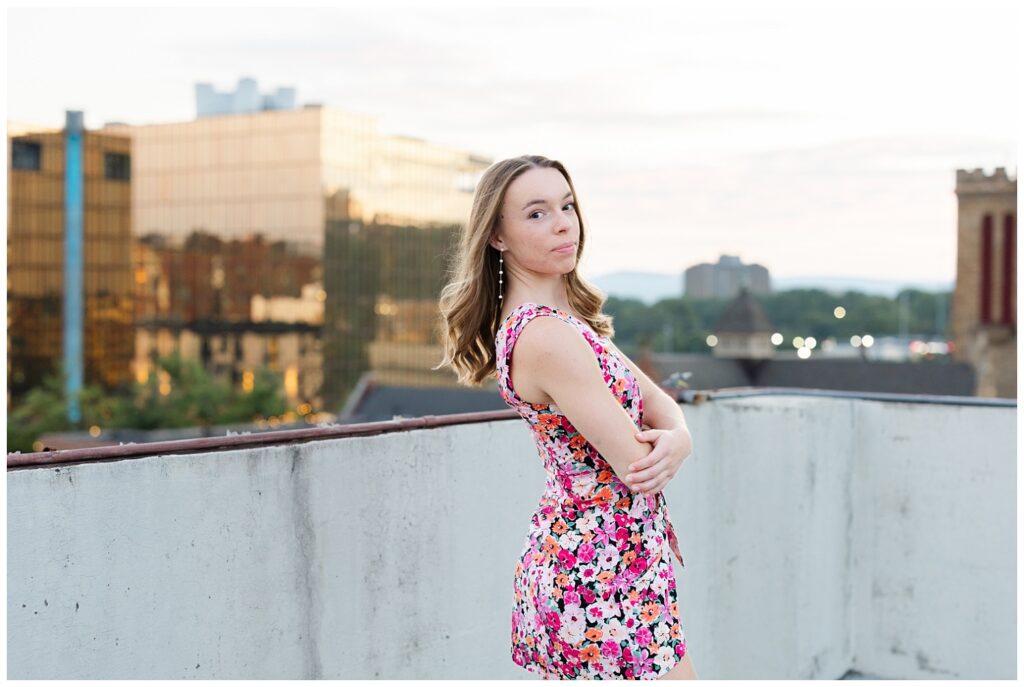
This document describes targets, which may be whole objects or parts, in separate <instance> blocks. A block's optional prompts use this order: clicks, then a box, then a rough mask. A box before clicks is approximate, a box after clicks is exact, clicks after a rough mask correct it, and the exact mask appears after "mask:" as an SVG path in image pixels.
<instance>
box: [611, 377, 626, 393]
mask: <svg viewBox="0 0 1024 687" xmlns="http://www.w3.org/2000/svg"><path fill="white" fill-rule="evenodd" d="M625 388H626V378H625V377H619V378H618V379H616V380H615V385H614V386H613V387H612V390H613V391H614V392H615V395H616V396H621V395H622V390H623V389H625Z"/></svg>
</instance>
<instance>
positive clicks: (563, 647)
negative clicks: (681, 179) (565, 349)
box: [495, 303, 686, 680]
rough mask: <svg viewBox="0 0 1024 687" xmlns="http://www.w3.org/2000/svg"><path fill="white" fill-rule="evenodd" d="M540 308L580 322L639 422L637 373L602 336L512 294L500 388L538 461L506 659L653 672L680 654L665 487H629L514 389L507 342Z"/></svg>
mask: <svg viewBox="0 0 1024 687" xmlns="http://www.w3.org/2000/svg"><path fill="white" fill-rule="evenodd" d="M539 316H549V317H557V318H559V319H561V320H563V321H565V322H568V323H569V324H571V325H572V326H573V327H575V328H576V329H577V330H578V331H579V333H580V334H581V335H582V336H583V337H584V338H585V339H586V340H587V342H588V343H589V344H590V347H591V348H592V349H593V351H594V355H595V356H596V357H597V360H598V362H599V363H600V367H601V369H602V371H603V374H604V380H605V382H606V384H607V386H608V391H609V393H611V394H612V395H613V396H614V397H615V398H616V399H617V400H618V401H619V402H620V403H621V404H622V407H623V408H624V409H625V410H626V412H627V413H628V414H629V416H630V418H632V419H633V421H634V422H635V423H636V426H637V429H638V430H639V429H640V428H641V426H642V424H643V422H642V418H643V398H642V397H641V396H640V387H639V385H638V384H637V381H636V377H635V376H634V375H633V374H632V373H631V372H630V370H629V368H628V367H627V366H626V364H625V362H624V361H623V360H622V358H621V357H620V356H619V355H618V354H617V353H616V352H615V351H614V350H613V349H610V348H608V347H607V346H606V343H610V341H609V339H608V338H607V337H603V336H600V335H599V334H597V333H596V332H595V331H594V330H592V329H591V328H590V327H589V325H587V324H585V323H584V322H583V321H581V320H579V319H577V318H576V317H574V316H572V315H570V314H569V313H567V312H564V311H562V310H557V309H555V308H551V307H549V306H546V305H540V304H537V303H522V304H520V305H519V306H517V307H516V308H515V309H514V310H513V311H512V312H511V313H509V315H508V317H506V318H505V320H504V321H503V322H502V323H501V325H500V326H499V327H498V331H497V334H496V336H495V351H496V353H497V361H496V367H497V377H498V382H499V391H500V393H501V397H502V399H504V401H505V403H507V404H508V405H509V406H511V407H512V408H514V409H515V410H516V411H517V412H518V413H519V414H520V415H521V416H522V417H523V418H524V419H525V420H526V422H527V423H528V424H529V426H530V430H531V431H532V433H533V438H534V440H535V442H536V445H537V452H538V454H539V455H540V459H541V461H542V462H543V464H544V469H545V471H546V472H547V481H546V484H545V488H544V492H543V494H542V496H541V499H540V502H539V503H538V505H537V509H536V510H535V511H534V513H533V515H532V517H531V520H530V529H529V535H528V536H527V538H526V542H525V544H524V546H523V549H522V551H521V553H520V556H519V559H518V560H517V561H516V565H515V575H514V579H513V592H514V593H513V596H514V600H515V602H514V606H513V611H512V646H511V650H512V661H513V662H514V663H516V664H517V665H519V666H521V667H523V668H525V669H526V670H529V671H531V672H534V673H539V674H540V675H542V676H543V677H544V678H545V679H573V678H582V679H598V680H600V679H655V678H657V677H660V676H661V675H664V674H665V673H667V672H668V671H669V670H671V668H672V667H673V666H674V665H675V664H676V663H677V662H678V661H679V659H681V658H682V657H683V656H684V655H685V654H686V639H685V637H684V635H683V631H682V627H681V626H680V622H679V608H678V604H677V602H676V580H675V572H674V570H673V568H672V558H671V557H672V555H673V554H674V555H675V556H676V558H677V559H678V560H679V564H680V566H683V565H684V563H683V557H682V555H681V554H680V552H679V545H678V541H677V539H676V535H675V532H674V531H673V529H672V523H671V522H670V521H669V517H668V510H667V506H666V504H665V497H664V495H663V494H661V493H658V494H646V495H645V494H633V493H632V492H631V491H630V490H629V487H627V486H626V485H625V484H624V483H623V482H622V481H621V480H620V479H619V477H618V476H617V475H616V474H615V472H614V471H613V470H612V467H611V465H610V464H609V463H608V462H607V461H606V460H605V459H604V458H603V457H602V456H601V455H600V453H599V452H598V451H597V449H596V448H595V447H594V446H592V445H591V444H590V443H589V442H588V441H587V440H586V438H585V437H584V436H583V435H581V434H580V433H579V432H578V431H577V430H576V429H575V428H574V427H573V426H572V423H570V422H569V419H568V418H567V417H566V416H565V415H563V414H562V413H561V412H560V411H559V410H558V408H557V406H555V405H553V404H543V403H529V402H527V401H524V400H523V399H521V398H520V397H519V396H518V395H517V394H516V392H515V390H514V389H513V388H512V381H511V374H510V372H509V367H510V364H511V360H512V349H513V346H515V343H516V339H517V338H518V336H519V334H520V332H522V330H523V327H525V326H526V324H527V323H528V322H530V321H531V320H532V319H534V318H535V317H539Z"/></svg>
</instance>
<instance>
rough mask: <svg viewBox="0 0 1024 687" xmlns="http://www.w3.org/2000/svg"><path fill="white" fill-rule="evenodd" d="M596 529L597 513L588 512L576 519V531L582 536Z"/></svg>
mask: <svg viewBox="0 0 1024 687" xmlns="http://www.w3.org/2000/svg"><path fill="white" fill-rule="evenodd" d="M595 528H597V513H595V512H594V511H592V510H588V511H587V512H586V514H585V515H584V516H583V517H581V518H577V519H576V529H578V530H579V531H580V532H582V533H583V534H586V533H588V532H593V531H594V529H595Z"/></svg>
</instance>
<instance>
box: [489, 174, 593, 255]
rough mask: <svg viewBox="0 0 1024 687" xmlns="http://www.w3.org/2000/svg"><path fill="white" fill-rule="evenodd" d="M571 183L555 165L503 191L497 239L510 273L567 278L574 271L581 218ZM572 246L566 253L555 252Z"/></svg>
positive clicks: (494, 242) (494, 241) (522, 176)
mask: <svg viewBox="0 0 1024 687" xmlns="http://www.w3.org/2000/svg"><path fill="white" fill-rule="evenodd" d="M575 201H576V199H575V198H573V196H572V193H571V192H570V189H569V182H567V181H566V180H565V177H563V176H562V174H561V172H559V171H558V170H557V169H554V168H551V167H534V168H532V169H529V170H527V171H526V172H523V173H522V174H520V175H519V176H518V177H516V179H515V180H514V181H513V182H512V183H511V184H509V186H508V188H507V189H506V191H505V201H504V203H503V205H502V210H501V218H500V219H499V221H498V232H497V235H496V236H495V237H494V238H493V239H492V240H491V245H492V246H494V247H495V248H497V249H498V250H501V249H504V251H505V252H504V253H502V256H503V257H504V259H505V268H506V270H507V271H509V272H512V273H516V272H522V271H528V272H534V273H539V274H554V275H563V274H567V273H569V272H571V271H572V270H573V268H574V267H576V254H577V250H578V247H579V240H580V219H579V216H577V214H576V202H575ZM566 244H572V245H571V247H570V248H569V249H567V250H556V249H557V248H560V247H562V246H565V245H566Z"/></svg>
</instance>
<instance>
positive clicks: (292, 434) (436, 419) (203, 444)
mask: <svg viewBox="0 0 1024 687" xmlns="http://www.w3.org/2000/svg"><path fill="white" fill-rule="evenodd" d="M664 391H665V392H667V393H668V394H669V395H670V396H673V397H674V398H675V399H676V401H678V402H679V403H680V404H681V405H699V404H701V403H705V402H708V401H715V400H718V399H729V398H751V397H755V396H810V397H818V398H848V399H860V400H865V401H888V402H892V403H927V404H939V405H959V406H991V407H1011V408H1016V407H1017V401H1016V399H1002V398H977V397H973V396H935V395H927V394H894V393H883V392H864V391H834V390H829V389H803V388H800V389H793V388H785V387H736V388H730V389H716V390H710V391H704V390H701V391H690V390H676V389H664ZM519 417H520V416H519V414H518V413H516V411H514V410H512V409H511V408H510V409H508V410H497V411H486V412H476V413H453V414H450V415H424V416H421V417H414V418H402V419H396V420H388V421H384V422H365V423H356V424H344V425H327V426H318V427H314V428H309V429H294V430H279V431H269V432H259V433H255V434H246V433H241V434H235V433H232V434H226V435H224V436H221V437H202V438H196V439H181V440H178V441H156V442H146V443H127V444H121V445H120V446H102V447H99V448H82V449H69V450H63V451H41V452H32V453H21V452H16V453H9V454H7V468H8V469H9V470H11V469H16V468H28V467H45V466H48V465H61V464H68V463H84V462H96V461H104V460H121V459H125V458H136V457H143V456H151V455H165V454H172V453H203V452H209V451H220V450H224V449H237V448H243V447H256V446H275V445H280V444H288V443H296V442H307V441H317V440H320V439H336V438H341V437H354V436H373V435H377V434H387V433H391V432H406V431H409V430H414V429H427V428H430V427H447V426H450V425H462V424H469V423H475V422H492V421H494V420H506V419H517V418H519Z"/></svg>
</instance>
